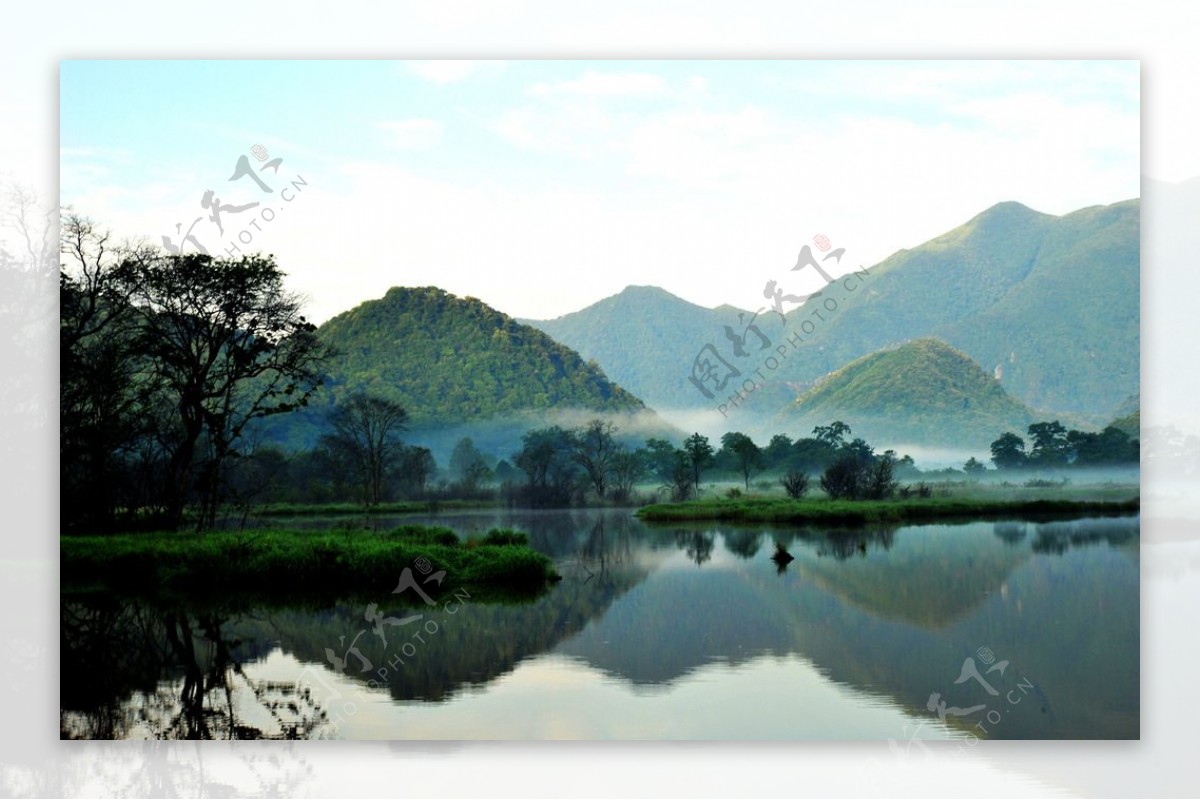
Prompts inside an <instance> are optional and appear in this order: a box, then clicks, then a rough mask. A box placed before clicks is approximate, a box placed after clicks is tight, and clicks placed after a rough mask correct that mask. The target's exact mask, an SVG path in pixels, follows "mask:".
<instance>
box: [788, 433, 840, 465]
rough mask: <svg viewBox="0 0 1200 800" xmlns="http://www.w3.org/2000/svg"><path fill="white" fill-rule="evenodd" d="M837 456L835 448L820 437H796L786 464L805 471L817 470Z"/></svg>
mask: <svg viewBox="0 0 1200 800" xmlns="http://www.w3.org/2000/svg"><path fill="white" fill-rule="evenodd" d="M836 457H837V450H836V449H835V448H834V447H832V446H831V445H830V444H829V443H828V442H827V441H822V440H821V439H813V438H807V439H797V440H796V441H795V443H793V444H792V455H791V457H790V458H789V459H788V465H789V466H790V467H791V468H793V469H799V470H803V471H805V472H819V471H821V470H823V469H825V467H827V466H829V465H830V464H831V463H832V462H833V460H834V459H835V458H836Z"/></svg>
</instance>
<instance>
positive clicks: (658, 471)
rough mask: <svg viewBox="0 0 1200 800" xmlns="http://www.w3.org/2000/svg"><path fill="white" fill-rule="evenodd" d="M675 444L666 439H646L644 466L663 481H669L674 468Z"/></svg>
mask: <svg viewBox="0 0 1200 800" xmlns="http://www.w3.org/2000/svg"><path fill="white" fill-rule="evenodd" d="M677 452H678V451H677V450H676V449H675V446H674V445H673V444H671V443H670V442H668V441H667V440H666V439H647V440H646V448H645V453H646V467H647V469H649V470H650V474H651V475H653V476H655V477H656V478H658V479H659V480H660V481H662V482H663V483H670V482H671V479H672V474H673V472H674V469H675V460H676V459H675V454H676V453H677Z"/></svg>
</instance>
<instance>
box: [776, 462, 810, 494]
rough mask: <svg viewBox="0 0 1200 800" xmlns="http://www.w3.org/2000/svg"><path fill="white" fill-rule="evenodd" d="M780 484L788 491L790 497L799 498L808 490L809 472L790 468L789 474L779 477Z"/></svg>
mask: <svg viewBox="0 0 1200 800" xmlns="http://www.w3.org/2000/svg"><path fill="white" fill-rule="evenodd" d="M779 485H780V486H782V487H783V490H784V491H785V492H787V496H788V497H790V498H792V499H793V500H799V499H800V498H802V497H804V494H805V492H807V491H808V473H806V472H801V471H800V470H796V469H793V470H788V472H787V474H786V475H784V476H783V477H782V478H780V479H779Z"/></svg>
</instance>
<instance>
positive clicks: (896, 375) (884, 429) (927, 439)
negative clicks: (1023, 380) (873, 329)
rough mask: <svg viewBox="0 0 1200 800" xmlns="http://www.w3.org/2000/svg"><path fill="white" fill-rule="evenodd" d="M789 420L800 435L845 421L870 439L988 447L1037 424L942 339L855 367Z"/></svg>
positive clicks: (815, 392) (806, 398)
mask: <svg viewBox="0 0 1200 800" xmlns="http://www.w3.org/2000/svg"><path fill="white" fill-rule="evenodd" d="M787 415H788V419H789V420H797V421H798V423H799V424H798V427H799V429H804V428H805V427H807V426H810V425H821V424H824V423H825V421H826V420H830V419H839V420H842V421H844V422H846V423H848V424H849V425H850V427H851V428H853V429H854V432H855V433H856V434H859V435H862V436H864V437H865V438H866V439H868V440H870V441H884V442H893V443H894V442H909V443H921V444H930V445H936V444H942V445H959V446H985V445H986V444H987V443H988V442H990V441H992V440H993V439H995V438H996V437H997V436H998V435H1000V434H1001V433H1003V432H1004V431H1006V430H1024V429H1025V428H1026V426H1028V425H1029V424H1030V423H1031V422H1032V421H1033V419H1034V415H1033V414H1032V413H1031V412H1030V410H1029V409H1028V408H1026V407H1025V406H1023V405H1022V404H1021V403H1019V402H1017V401H1016V400H1013V399H1012V398H1011V397H1009V396H1008V394H1007V393H1006V392H1005V391H1004V389H1003V388H1002V387H1001V386H1000V383H999V382H998V381H997V380H996V379H995V378H994V377H993V376H991V375H989V374H987V373H985V372H984V371H983V370H982V369H980V367H979V365H978V364H976V363H975V362H974V361H972V360H971V359H970V358H968V357H967V356H966V355H965V354H963V353H962V352H960V351H958V350H955V349H954V348H952V347H950V346H949V345H947V344H946V343H944V342H941V341H938V340H937V339H919V340H917V341H914V342H909V343H907V344H904V345H901V346H899V347H894V348H888V349H886V350H881V351H878V352H875V353H872V354H871V355H868V356H864V357H862V358H860V359H857V360H855V361H852V362H851V363H849V364H847V365H846V366H845V367H842V368H841V369H839V370H837V371H836V372H834V373H832V374H831V375H829V376H828V377H827V378H825V379H823V380H822V381H821V382H819V383H818V384H817V385H816V386H815V387H813V388H812V389H810V390H809V391H807V392H805V393H804V394H803V395H801V396H800V397H799V398H798V399H797V400H796V401H795V403H794V404H793V406H792V407H791V408H790V409H789V410H788V412H787ZM796 427H797V424H796V423H789V428H796Z"/></svg>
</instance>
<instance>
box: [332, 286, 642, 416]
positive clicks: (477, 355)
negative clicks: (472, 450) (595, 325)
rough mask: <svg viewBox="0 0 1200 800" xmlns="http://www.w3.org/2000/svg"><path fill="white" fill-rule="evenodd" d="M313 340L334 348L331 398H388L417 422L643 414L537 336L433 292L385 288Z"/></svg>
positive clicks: (470, 301)
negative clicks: (358, 394)
mask: <svg viewBox="0 0 1200 800" xmlns="http://www.w3.org/2000/svg"><path fill="white" fill-rule="evenodd" d="M318 334H319V335H320V337H321V338H322V339H323V340H324V341H325V342H326V343H327V344H330V345H332V346H333V347H334V348H336V350H337V351H338V355H337V356H336V357H335V358H334V359H333V360H332V361H331V362H330V364H329V365H328V367H327V372H328V374H329V376H330V378H331V380H332V390H333V394H334V396H335V397H338V396H341V395H343V394H344V393H346V392H348V391H366V392H369V393H371V394H375V395H378V396H380V397H384V398H387V399H389V400H394V401H396V402H398V403H400V404H401V405H403V406H404V407H405V408H406V409H408V411H409V415H410V420H411V421H412V422H413V423H414V424H427V423H436V424H446V423H450V424H452V423H461V422H465V421H468V420H478V419H491V418H494V417H498V416H503V415H507V414H513V413H516V412H526V411H541V410H548V409H567V408H580V409H590V410H595V411H613V412H618V411H638V410H641V409H644V408H645V404H644V403H642V401H641V400H639V399H638V398H636V397H634V396H633V395H632V394H630V393H629V392H627V391H625V390H624V389H622V388H621V387H620V386H618V385H617V384H615V383H613V382H612V381H610V380H609V379H608V378H607V376H605V374H604V372H603V371H601V369H600V368H599V367H597V366H596V365H594V364H589V363H586V362H584V360H583V359H582V358H580V356H579V354H578V353H576V352H575V351H573V350H571V349H570V348H568V347H565V346H564V345H561V344H559V343H558V342H556V341H554V340H553V339H551V338H550V337H549V336H547V335H546V334H544V333H542V332H541V331H539V330H537V329H535V328H531V327H528V326H526V325H521V324H520V323H518V322H517V321H515V320H514V319H512V318H511V317H508V316H506V315H504V314H501V313H500V312H499V311H496V310H495V309H492V308H490V307H489V306H487V305H484V304H483V303H482V302H480V301H479V300H476V299H474V298H470V297H467V298H460V297H456V296H454V295H452V294H449V293H447V292H444V291H442V290H441V289H437V288H433V287H425V288H418V289H408V288H394V289H391V290H389V291H388V293H387V294H386V295H384V296H383V297H382V298H380V299H378V300H370V301H368V302H365V303H363V304H361V305H359V306H358V307H356V308H354V309H351V310H350V311H346V312H344V313H342V314H339V315H338V316H336V317H334V318H333V319H331V320H329V321H328V322H326V323H325V324H324V325H322V326H321V327H320V329H319V331H318Z"/></svg>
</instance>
